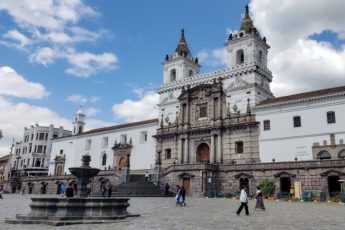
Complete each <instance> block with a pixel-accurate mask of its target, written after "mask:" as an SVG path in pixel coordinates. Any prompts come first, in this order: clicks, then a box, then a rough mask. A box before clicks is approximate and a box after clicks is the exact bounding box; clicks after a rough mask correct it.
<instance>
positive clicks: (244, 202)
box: [236, 186, 249, 216]
mask: <svg viewBox="0 0 345 230" xmlns="http://www.w3.org/2000/svg"><path fill="white" fill-rule="evenodd" d="M241 188H242V189H241V195H240V201H241V205H240V207H239V208H238V210H237V212H236V214H237V215H238V216H239V215H240V213H241V211H242V209H243V207H244V209H245V211H246V216H249V210H248V197H247V192H246V190H245V189H244V186H242V187H241Z"/></svg>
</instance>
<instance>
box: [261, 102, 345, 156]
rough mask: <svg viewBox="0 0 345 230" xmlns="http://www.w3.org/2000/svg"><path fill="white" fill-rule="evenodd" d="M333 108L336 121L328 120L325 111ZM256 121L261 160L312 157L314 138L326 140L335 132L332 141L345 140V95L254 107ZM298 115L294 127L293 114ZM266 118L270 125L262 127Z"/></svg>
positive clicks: (328, 140)
mask: <svg viewBox="0 0 345 230" xmlns="http://www.w3.org/2000/svg"><path fill="white" fill-rule="evenodd" d="M329 111H334V112H335V118H336V123H334V124H328V123H327V115H326V113H327V112H329ZM255 113H256V119H257V121H258V122H260V137H259V147H260V158H261V161H262V162H272V159H273V158H274V159H275V160H276V161H293V160H294V159H295V157H297V158H298V160H311V159H312V145H313V143H315V142H319V143H320V145H322V144H323V141H324V140H327V143H328V144H329V143H330V137H329V135H330V134H332V133H333V134H335V139H336V143H339V140H340V139H343V140H345V98H340V99H336V100H334V99H333V100H326V101H322V102H320V101H317V102H312V103H311V102H305V103H303V104H294V105H290V106H288V107H286V106H285V107H284V106H281V107H278V108H277V107H275V108H268V109H263V110H257V111H255ZM294 116H300V117H301V127H296V128H294V126H293V117H294ZM264 120H270V124H271V129H270V130H267V131H264V130H263V121H264Z"/></svg>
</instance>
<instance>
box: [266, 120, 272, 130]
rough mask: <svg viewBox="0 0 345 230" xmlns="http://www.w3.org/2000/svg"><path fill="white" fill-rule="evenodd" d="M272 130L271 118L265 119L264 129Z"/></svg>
mask: <svg viewBox="0 0 345 230" xmlns="http://www.w3.org/2000/svg"><path fill="white" fill-rule="evenodd" d="M267 130H271V122H270V120H265V121H264V131H267Z"/></svg>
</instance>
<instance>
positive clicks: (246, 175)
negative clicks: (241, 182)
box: [234, 173, 253, 179]
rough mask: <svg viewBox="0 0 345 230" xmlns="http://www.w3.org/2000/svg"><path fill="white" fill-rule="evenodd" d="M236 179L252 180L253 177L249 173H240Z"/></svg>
mask: <svg viewBox="0 0 345 230" xmlns="http://www.w3.org/2000/svg"><path fill="white" fill-rule="evenodd" d="M234 177H235V179H240V178H252V177H253V175H251V174H247V173H239V174H236V175H235V176H234Z"/></svg>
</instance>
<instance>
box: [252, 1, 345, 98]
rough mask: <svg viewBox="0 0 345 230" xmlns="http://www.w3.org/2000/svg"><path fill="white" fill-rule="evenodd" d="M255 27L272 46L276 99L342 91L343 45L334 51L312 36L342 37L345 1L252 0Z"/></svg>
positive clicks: (270, 64) (273, 87)
mask: <svg viewBox="0 0 345 230" xmlns="http://www.w3.org/2000/svg"><path fill="white" fill-rule="evenodd" d="M250 9H251V11H252V12H253V15H252V17H253V20H254V24H255V26H256V27H257V28H258V29H259V31H260V32H261V34H262V35H263V36H266V37H267V41H268V44H269V45H270V46H271V49H270V53H269V64H268V65H269V68H270V69H271V70H272V73H273V76H274V78H273V84H272V89H273V92H274V93H275V95H277V96H280V95H286V94H292V93H297V92H303V91H309V90H316V89H321V88H326V87H334V86H339V85H345V78H344V76H345V69H344V66H345V43H344V40H342V41H341V40H339V41H337V42H339V43H340V44H342V45H341V46H340V47H339V48H335V47H334V46H332V45H331V44H329V43H325V42H322V41H316V40H312V39H311V38H310V36H311V35H314V34H321V33H322V32H324V31H332V32H333V33H335V34H336V35H337V36H338V39H342V38H343V37H344V23H345V14H344V13H343V9H345V1H342V0H330V1H327V3H325V2H324V1H322V0H314V1H313V2H312V4H311V2H310V1H309V0H281V1H272V0H252V2H251V4H250Z"/></svg>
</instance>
